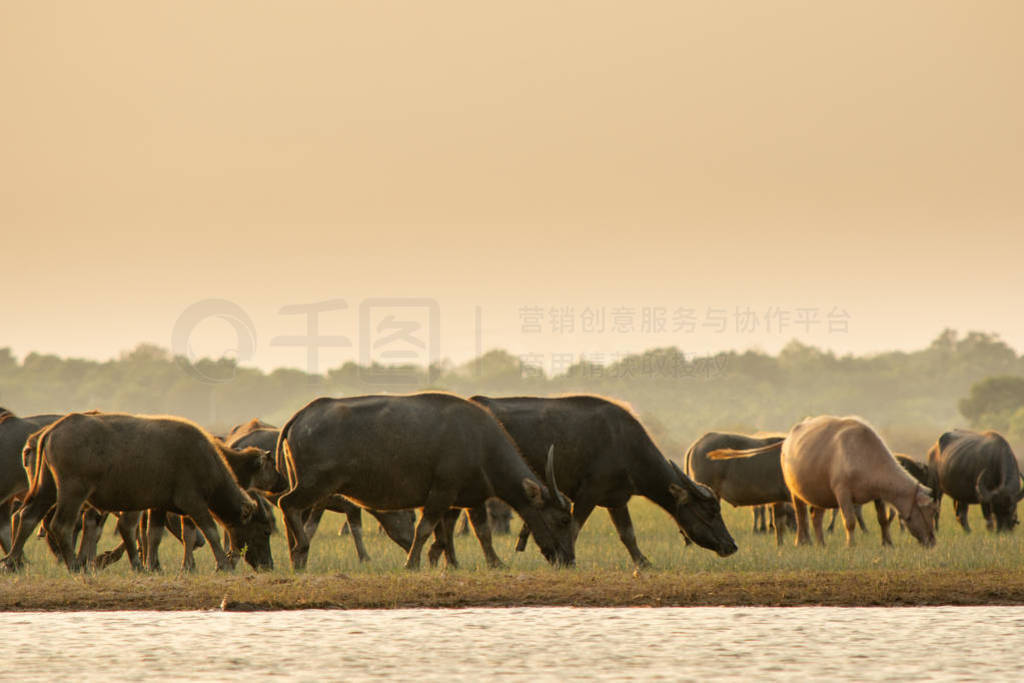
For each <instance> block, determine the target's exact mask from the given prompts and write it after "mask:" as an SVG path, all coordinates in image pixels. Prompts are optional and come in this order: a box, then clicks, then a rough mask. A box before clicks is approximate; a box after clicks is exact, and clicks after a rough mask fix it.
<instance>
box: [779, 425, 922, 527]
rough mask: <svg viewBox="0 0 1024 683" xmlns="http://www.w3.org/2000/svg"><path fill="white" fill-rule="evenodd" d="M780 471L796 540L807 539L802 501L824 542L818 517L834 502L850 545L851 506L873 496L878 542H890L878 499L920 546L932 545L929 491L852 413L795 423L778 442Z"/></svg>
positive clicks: (805, 516) (882, 508)
mask: <svg viewBox="0 0 1024 683" xmlns="http://www.w3.org/2000/svg"><path fill="white" fill-rule="evenodd" d="M782 475H783V477H784V478H785V480H786V485H787V486H788V487H789V490H790V491H791V492H792V493H793V507H794V508H795V509H796V515H797V517H796V520H797V543H798V544H805V543H810V542H811V537H810V532H809V530H808V523H807V506H808V505H810V506H812V507H813V508H815V509H814V531H815V535H816V536H817V539H818V542H819V543H820V544H822V545H824V543H825V537H824V535H823V533H822V528H821V526H822V517H823V516H824V511H825V509H827V508H834V507H839V508H840V510H842V513H843V520H844V522H845V523H846V543H847V545H852V544H853V530H854V526H855V525H856V523H857V522H856V516H855V506H857V505H861V504H863V503H867V502H868V501H874V503H875V510H876V512H877V513H878V522H879V524H880V525H881V527H882V543H883V544H884V545H891V544H892V539H891V538H890V537H889V524H888V519H889V516H888V513H887V511H886V509H885V505H884V503H889V504H890V505H892V506H893V507H895V508H896V510H897V511H898V512H899V515H900V517H901V518H902V519H903V521H904V522H905V523H906V524H907V528H909V529H910V533H911V534H913V535H914V538H916V539H917V540H918V541H919V542H920V543H921V544H922V545H925V546H932V545H934V544H935V529H934V521H935V501H934V499H933V498H932V493H931V491H929V490H928V489H927V488H925V487H924V486H922V485H921V484H920V483H919V482H918V481H917V480H916V479H914V478H913V477H912V476H910V475H909V474H908V473H907V471H906V470H904V469H903V468H902V467H900V465H899V463H898V462H896V458H894V457H893V455H892V453H890V452H889V449H888V448H886V446H885V444H884V443H883V442H882V439H881V437H879V436H878V434H877V433H875V431H874V430H873V429H872V428H871V427H869V426H868V425H867V424H866V423H864V422H863V421H862V420H860V419H859V418H856V417H833V416H831V415H822V416H819V417H815V418H807V419H805V420H804V421H803V422H800V423H799V424H797V425H795V426H794V427H793V428H792V429H791V430H790V431H789V434H788V435H787V436H786V440H785V441H783V443H782Z"/></svg>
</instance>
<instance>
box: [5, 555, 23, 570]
mask: <svg viewBox="0 0 1024 683" xmlns="http://www.w3.org/2000/svg"><path fill="white" fill-rule="evenodd" d="M24 568H25V561H24V560H13V559H11V558H10V557H5V558H4V559H3V560H0V572H3V573H5V574H10V573H13V572H19V571H21V570H22V569H24Z"/></svg>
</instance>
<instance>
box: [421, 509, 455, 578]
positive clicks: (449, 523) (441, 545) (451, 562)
mask: <svg viewBox="0 0 1024 683" xmlns="http://www.w3.org/2000/svg"><path fill="white" fill-rule="evenodd" d="M461 515H462V510H461V509H459V508H452V509H451V510H448V511H447V512H445V513H444V517H442V518H441V521H440V522H438V523H437V526H436V527H434V542H433V543H431V544H430V548H429V550H427V561H428V562H429V563H430V566H431V567H436V566H437V561H438V560H439V559H441V555H442V554H443V555H444V563H445V566H446V567H452V568H453V569H454V568H457V567H458V566H459V562H458V560H457V559H456V557H455V533H454V530H455V523H456V521H457V520H458V519H459V517H460V516H461Z"/></svg>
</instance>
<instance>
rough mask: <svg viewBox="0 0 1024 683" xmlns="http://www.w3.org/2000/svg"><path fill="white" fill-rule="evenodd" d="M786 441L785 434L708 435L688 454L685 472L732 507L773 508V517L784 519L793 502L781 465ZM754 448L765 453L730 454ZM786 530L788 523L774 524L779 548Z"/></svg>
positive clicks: (695, 443) (717, 433) (695, 444)
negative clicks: (781, 454)
mask: <svg viewBox="0 0 1024 683" xmlns="http://www.w3.org/2000/svg"><path fill="white" fill-rule="evenodd" d="M785 438H786V437H785V435H784V434H772V435H769V436H747V435H745V434H733V433H729V432H708V433H707V434H705V435H703V436H702V437H700V438H699V439H697V440H696V441H694V442H693V444H692V445H691V446H690V448H689V449H688V450H687V451H686V462H685V465H686V473H687V474H689V475H690V476H691V477H693V479H694V481H698V482H700V483H702V484H704V485H705V486H708V487H709V488H710V489H711V490H712V491H714V492H715V495H717V496H718V497H719V498H724V499H725V500H727V501H728V502H729V503H731V504H732V505H735V506H739V507H742V506H747V505H758V506H759V505H771V506H772V512H773V514H774V516H775V517H776V518H779V519H782V518H784V517H785V514H786V510H785V506H786V504H787V503H789V501H791V500H792V496H791V494H790V493H789V488H788V487H787V486H786V482H785V480H783V478H782V466H781V465H780V464H779V462H780V461H779V452H780V450H781V448H782V442H783V440H784V439H785ZM755 448H757V449H761V448H763V449H766V450H763V451H761V452H758V453H755V454H753V455H739V456H737V457H733V456H732V455H730V454H729V453H728V452H730V451H747V450H750V449H755ZM755 524H756V519H755ZM784 529H785V524H778V523H776V524H775V542H776V543H778V544H779V545H781V544H782V535H783V530H784Z"/></svg>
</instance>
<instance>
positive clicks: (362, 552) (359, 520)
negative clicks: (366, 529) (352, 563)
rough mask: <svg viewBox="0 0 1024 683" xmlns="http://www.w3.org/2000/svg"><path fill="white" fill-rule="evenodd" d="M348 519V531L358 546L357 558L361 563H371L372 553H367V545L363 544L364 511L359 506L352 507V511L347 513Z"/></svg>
mask: <svg viewBox="0 0 1024 683" xmlns="http://www.w3.org/2000/svg"><path fill="white" fill-rule="evenodd" d="M345 518H346V519H348V530H349V532H350V533H351V534H352V543H354V544H355V546H356V556H357V557H359V561H360V562H369V561H370V553H368V552H366V544H365V543H364V542H363V509H362V508H361V507H359V506H358V505H354V504H353V505H352V509H350V510H348V511H347V512H346V513H345Z"/></svg>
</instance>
